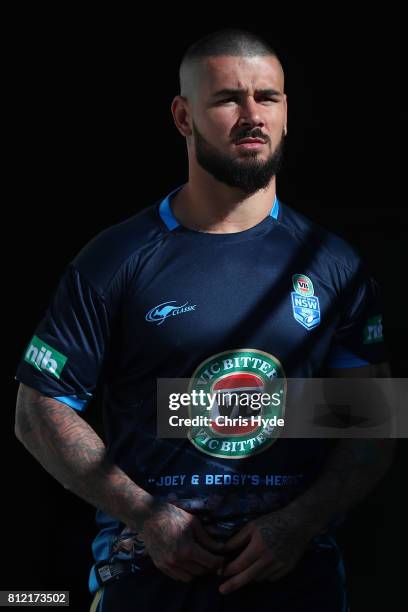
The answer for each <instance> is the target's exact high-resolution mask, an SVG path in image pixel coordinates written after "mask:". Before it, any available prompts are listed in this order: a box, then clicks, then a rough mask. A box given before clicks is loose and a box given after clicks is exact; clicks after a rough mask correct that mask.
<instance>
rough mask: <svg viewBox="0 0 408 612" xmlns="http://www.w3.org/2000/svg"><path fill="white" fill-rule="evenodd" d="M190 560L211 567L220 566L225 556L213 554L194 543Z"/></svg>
mask: <svg viewBox="0 0 408 612" xmlns="http://www.w3.org/2000/svg"><path fill="white" fill-rule="evenodd" d="M191 558H192V560H194V561H195V562H196V563H199V564H200V565H202V566H203V567H206V568H208V569H213V568H217V567H221V566H222V565H223V564H224V563H225V558H224V557H222V556H221V555H213V554H212V553H211V552H209V551H208V550H206V549H205V548H203V547H202V546H200V544H198V543H196V544H194V547H193V554H192V556H191Z"/></svg>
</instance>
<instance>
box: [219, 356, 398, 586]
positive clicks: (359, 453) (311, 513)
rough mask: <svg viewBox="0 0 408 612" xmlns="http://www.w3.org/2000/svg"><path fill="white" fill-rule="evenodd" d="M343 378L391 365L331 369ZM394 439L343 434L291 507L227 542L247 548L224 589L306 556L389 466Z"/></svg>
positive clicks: (276, 574)
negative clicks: (312, 542) (314, 540)
mask: <svg viewBox="0 0 408 612" xmlns="http://www.w3.org/2000/svg"><path fill="white" fill-rule="evenodd" d="M330 374H331V375H332V376H338V377H347V376H352V377H359V378H371V377H387V376H388V375H389V366H388V364H379V365H378V366H364V367H361V368H353V369H352V370H351V371H350V372H349V371H348V370H344V369H343V370H342V371H341V372H339V371H332V372H331V373H330ZM394 442H395V441H394V440H391V439H387V440H385V439H371V440H368V439H364V440H362V439H341V440H339V441H338V442H337V444H336V446H335V448H334V449H333V451H332V452H331V454H330V456H329V459H328V462H327V464H326V465H325V466H324V468H323V470H322V472H321V474H320V476H319V477H318V478H317V480H316V481H315V482H314V483H313V484H312V485H311V486H310V487H309V489H307V490H306V491H305V492H304V493H303V494H302V495H300V496H299V497H297V498H296V499H294V500H293V501H292V502H291V503H290V504H288V505H287V506H286V507H284V508H282V509H281V510H278V511H276V512H272V513H270V514H267V515H264V516H262V517H260V518H258V519H256V520H254V521H251V522H250V523H248V524H247V525H246V526H245V527H244V528H243V529H242V530H241V531H240V532H238V533H237V534H236V535H235V536H233V537H232V538H231V539H230V540H229V541H228V542H227V543H226V545H225V551H226V552H228V551H234V550H237V549H241V550H242V548H243V547H245V548H244V550H243V551H242V552H241V554H239V555H238V556H237V558H236V559H234V560H233V561H232V562H231V563H229V564H228V565H227V566H226V567H225V568H224V571H223V572H222V573H223V575H225V576H232V578H230V579H229V580H227V581H226V582H224V583H223V585H222V586H221V588H220V590H221V592H222V593H228V592H230V591H233V590H236V589H237V588H240V587H241V586H243V585H244V584H246V583H248V582H251V581H262V580H278V579H280V578H282V577H283V576H284V575H285V574H287V573H288V572H289V571H291V570H292V569H293V568H294V567H295V566H296V564H297V563H298V561H299V560H300V558H301V557H302V556H303V554H304V552H305V550H306V548H307V546H308V544H309V542H310V540H311V539H312V538H313V537H314V536H316V535H318V534H319V533H321V532H322V531H324V530H325V529H326V528H327V526H328V524H329V523H330V522H331V521H332V520H333V519H334V518H336V517H337V516H339V515H340V514H342V513H344V512H346V511H347V510H349V509H350V508H351V507H353V506H354V505H355V504H357V503H358V502H360V501H361V500H362V499H364V497H365V496H366V495H367V494H368V493H369V492H370V491H371V490H372V489H373V488H374V486H375V485H376V484H377V483H378V482H379V480H380V479H381V478H382V477H383V476H384V474H385V473H386V471H387V469H388V468H389V466H390V464H391V461H392V458H393V451H394Z"/></svg>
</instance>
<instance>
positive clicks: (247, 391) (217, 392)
mask: <svg viewBox="0 0 408 612" xmlns="http://www.w3.org/2000/svg"><path fill="white" fill-rule="evenodd" d="M193 390H196V391H197V392H200V391H201V390H203V391H204V392H205V397H206V398H207V399H206V400H205V401H204V402H203V403H202V404H200V405H199V406H192V407H190V416H191V417H195V416H205V417H207V418H208V419H209V423H210V424H209V425H208V426H205V427H202V426H196V427H191V428H190V431H189V438H190V440H191V442H192V443H193V444H194V446H196V447H197V448H198V449H199V450H201V451H202V452H204V453H207V454H209V455H213V456H215V457H224V458H229V459H242V458H244V457H249V456H251V455H253V454H255V453H259V452H262V451H264V450H266V449H267V448H268V447H269V446H270V445H271V444H272V443H273V442H274V441H275V440H276V438H277V437H278V435H279V433H280V432H279V430H280V427H279V426H276V425H274V423H276V419H281V418H282V417H283V416H284V412H285V400H286V379H285V373H284V371H283V368H282V365H281V363H280V362H279V360H278V359H277V358H276V357H274V356H273V355H271V354H269V353H266V352H264V351H259V350H256V349H250V348H247V349H236V350H233V351H225V352H223V353H218V354H217V355H213V356H211V357H210V358H208V359H206V360H205V361H204V362H203V363H201V364H200V365H199V366H198V368H197V369H196V371H195V372H194V374H193V376H192V378H191V382H190V385H189V392H190V393H191V391H193Z"/></svg>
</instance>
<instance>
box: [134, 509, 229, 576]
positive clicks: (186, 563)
mask: <svg viewBox="0 0 408 612" xmlns="http://www.w3.org/2000/svg"><path fill="white" fill-rule="evenodd" d="M141 535H142V538H143V540H144V543H145V546H146V550H147V552H148V554H149V555H150V557H151V558H152V561H153V563H154V564H155V566H156V567H157V568H158V569H159V570H161V571H162V572H164V573H165V574H167V575H168V576H170V577H171V578H174V580H181V581H183V582H190V581H191V580H192V579H193V578H194V577H195V576H201V575H202V574H208V573H210V572H214V573H215V572H216V570H217V569H219V568H220V567H222V565H223V564H224V561H225V559H224V557H222V556H220V555H219V554H218V555H216V554H213V553H217V552H218V553H219V552H220V550H221V551H222V550H223V544H221V543H219V542H217V541H216V540H215V539H213V538H212V537H211V536H210V535H209V534H208V533H207V532H206V531H205V529H204V527H203V526H202V524H201V523H200V521H199V519H198V518H196V517H195V516H193V515H192V514H189V513H188V512H185V511H184V510H182V509H181V508H178V507H177V506H174V505H173V504H157V505H156V506H155V507H154V509H153V510H152V512H151V514H150V515H149V517H148V518H147V519H146V520H145V521H144V524H143V529H142V531H141ZM210 551H212V552H210Z"/></svg>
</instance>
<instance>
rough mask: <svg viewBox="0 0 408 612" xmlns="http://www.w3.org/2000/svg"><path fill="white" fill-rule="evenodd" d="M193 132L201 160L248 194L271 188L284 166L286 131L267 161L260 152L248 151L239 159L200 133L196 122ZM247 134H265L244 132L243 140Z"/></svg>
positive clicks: (213, 172) (224, 180)
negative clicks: (229, 154)
mask: <svg viewBox="0 0 408 612" xmlns="http://www.w3.org/2000/svg"><path fill="white" fill-rule="evenodd" d="M193 133H194V141H195V155H196V159H197V163H198V164H199V165H200V166H201V167H202V168H203V169H204V170H206V171H207V172H208V173H209V174H211V175H212V176H213V177H214V178H215V179H217V181H220V182H221V183H225V184H226V185H228V186H229V187H236V188H237V189H240V190H241V191H243V192H244V193H245V194H247V195H251V194H253V193H255V192H257V191H259V190H261V189H265V188H266V187H268V185H269V183H270V181H271V179H272V177H273V176H275V175H276V174H277V173H278V172H279V170H280V168H281V164H282V159H283V151H284V133H283V132H282V136H281V139H280V141H279V143H278V145H277V147H276V148H275V150H274V151H273V153H271V155H270V156H269V157H268V159H266V160H262V159H259V158H258V153H257V151H250V150H248V151H245V154H243V155H242V156H240V157H239V158H232V157H229V156H228V155H225V154H223V153H220V152H219V151H218V150H217V149H216V148H215V147H213V145H211V144H210V143H209V142H208V141H207V140H206V139H205V138H204V136H203V135H202V134H201V133H200V132H199V130H198V129H197V126H196V124H195V123H194V121H193ZM246 136H253V137H257V136H261V134H260V133H259V132H258V133H256V130H254V131H253V132H252V133H251V134H243V135H242V136H240V139H241V138H245V137H246Z"/></svg>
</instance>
